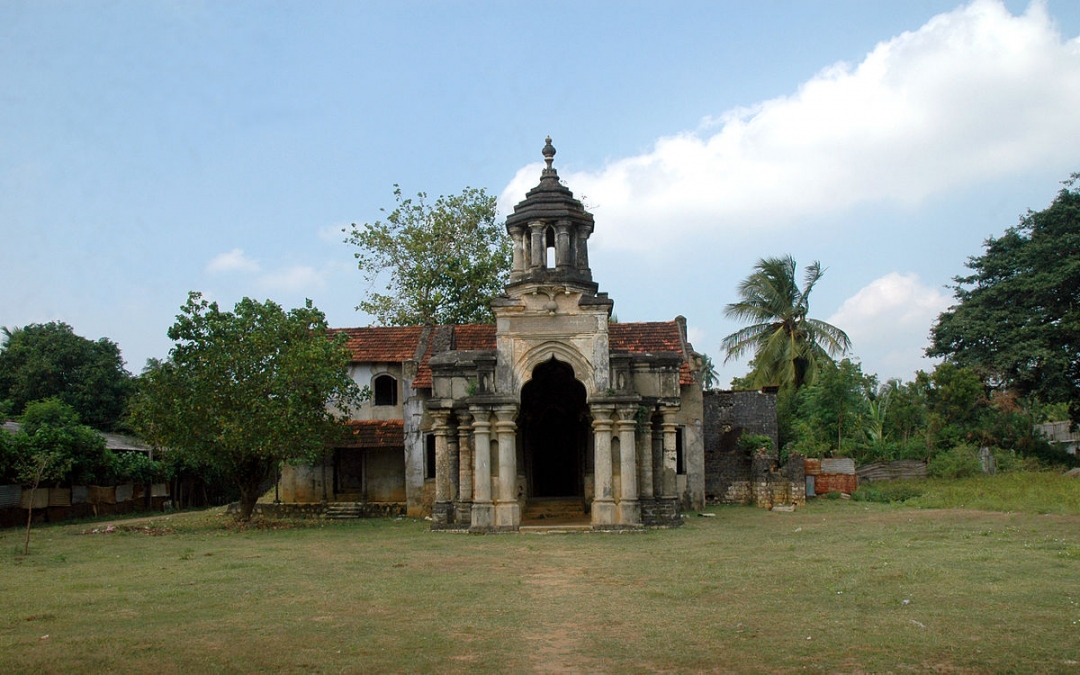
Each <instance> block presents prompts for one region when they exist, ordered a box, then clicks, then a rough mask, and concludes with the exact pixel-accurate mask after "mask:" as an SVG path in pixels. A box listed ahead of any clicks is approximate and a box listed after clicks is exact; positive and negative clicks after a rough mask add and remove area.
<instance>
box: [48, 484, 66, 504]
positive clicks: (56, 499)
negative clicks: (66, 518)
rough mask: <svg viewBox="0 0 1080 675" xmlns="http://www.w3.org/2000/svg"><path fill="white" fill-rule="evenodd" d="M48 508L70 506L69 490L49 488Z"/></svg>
mask: <svg viewBox="0 0 1080 675" xmlns="http://www.w3.org/2000/svg"><path fill="white" fill-rule="evenodd" d="M49 506H71V490H70V489H69V488H49Z"/></svg>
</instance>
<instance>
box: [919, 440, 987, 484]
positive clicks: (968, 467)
mask: <svg viewBox="0 0 1080 675" xmlns="http://www.w3.org/2000/svg"><path fill="white" fill-rule="evenodd" d="M926 473H927V475H929V476H930V477H931V478H968V477H969V476H977V475H979V474H981V473H982V464H981V463H980V462H979V452H978V450H977V449H976V448H975V447H974V446H971V445H966V444H961V445H957V446H956V447H954V448H953V449H951V450H947V451H945V452H942V453H939V454H938V455H937V456H935V457H934V458H933V459H931V460H930V463H929V464H928V465H927V467H926Z"/></svg>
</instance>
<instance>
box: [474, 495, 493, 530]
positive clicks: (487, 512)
mask: <svg viewBox="0 0 1080 675" xmlns="http://www.w3.org/2000/svg"><path fill="white" fill-rule="evenodd" d="M469 515H470V516H471V518H472V523H471V525H470V526H469V531H470V532H490V531H491V530H492V529H493V528H494V527H495V505H494V504H492V503H491V502H473V505H472V509H470V510H469Z"/></svg>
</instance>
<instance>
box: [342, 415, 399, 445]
mask: <svg viewBox="0 0 1080 675" xmlns="http://www.w3.org/2000/svg"><path fill="white" fill-rule="evenodd" d="M347 424H348V426H349V430H350V431H351V432H352V436H351V437H350V438H349V440H348V441H346V443H347V444H348V445H350V446H353V447H358V448H387V447H393V448H396V447H402V446H404V445H405V423H404V422H403V421H402V420H352V421H350V422H347Z"/></svg>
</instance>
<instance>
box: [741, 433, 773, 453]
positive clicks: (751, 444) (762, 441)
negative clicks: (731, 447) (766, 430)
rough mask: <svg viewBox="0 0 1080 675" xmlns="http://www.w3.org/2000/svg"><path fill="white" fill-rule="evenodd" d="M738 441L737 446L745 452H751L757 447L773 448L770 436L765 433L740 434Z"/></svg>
mask: <svg viewBox="0 0 1080 675" xmlns="http://www.w3.org/2000/svg"><path fill="white" fill-rule="evenodd" d="M738 443H739V448H741V449H742V450H745V451H746V452H753V451H755V450H757V449H758V448H765V449H766V450H772V449H773V441H772V437H771V436H766V435H765V434H741V435H740V436H739V441H738Z"/></svg>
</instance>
